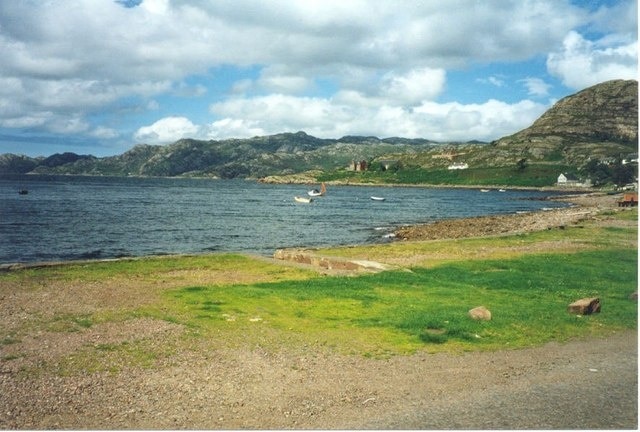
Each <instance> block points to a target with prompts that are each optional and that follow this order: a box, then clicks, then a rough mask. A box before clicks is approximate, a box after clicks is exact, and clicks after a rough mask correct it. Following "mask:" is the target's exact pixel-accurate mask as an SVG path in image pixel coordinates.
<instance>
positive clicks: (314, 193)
mask: <svg viewBox="0 0 640 432" xmlns="http://www.w3.org/2000/svg"><path fill="white" fill-rule="evenodd" d="M326 193H327V186H326V185H325V184H324V182H322V184H321V185H320V190H318V189H313V190H310V191H309V192H307V194H308V195H309V196H312V197H316V196H324V194H326Z"/></svg>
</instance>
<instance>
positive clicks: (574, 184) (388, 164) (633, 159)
mask: <svg viewBox="0 0 640 432" xmlns="http://www.w3.org/2000/svg"><path fill="white" fill-rule="evenodd" d="M615 162H616V159H615V158H608V159H604V160H602V161H600V163H603V164H613V163H615ZM379 163H380V165H381V169H382V170H383V171H387V170H389V169H391V168H393V167H396V166H397V165H398V161H397V160H381V161H379ZM622 165H635V166H636V167H637V166H638V154H637V153H634V154H631V155H628V156H627V157H626V158H624V159H622ZM468 168H469V164H468V163H466V162H453V163H451V164H450V165H449V166H448V167H447V169H448V170H466V169H468ZM347 169H348V170H350V171H356V172H361V171H367V170H368V169H369V164H368V162H367V161H366V160H360V161H356V160H353V161H351V164H350V165H349V166H348V167H347ZM556 186H558V187H563V188H590V187H592V186H593V183H592V181H591V179H590V178H580V177H578V176H577V175H575V174H573V173H566V172H563V173H560V174H559V175H558V179H557V181H556ZM616 188H617V189H619V190H623V191H630V190H633V191H637V190H638V178H637V177H636V178H635V181H634V182H632V183H628V184H625V185H617V186H616Z"/></svg>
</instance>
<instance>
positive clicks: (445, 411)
mask: <svg viewBox="0 0 640 432" xmlns="http://www.w3.org/2000/svg"><path fill="white" fill-rule="evenodd" d="M0 389H1V390H2V393H1V395H0V406H1V407H2V411H1V412H0V428H2V429H59V428H62V429H85V428H89V429H183V428H186V429H244V428H250V429H290V428H294V429H310V428H311V429H361V428H366V429H396V428H400V429H414V428H420V429H447V428H454V429H483V428H490V429H500V428H507V429H520V428H527V429H546V428H561V429H569V428H578V429H618V428H621V429H622V428H629V429H635V428H636V427H637V415H638V411H637V391H638V389H637V335H636V333H635V332H633V331H626V332H621V333H619V334H616V335H613V336H612V337H609V338H607V339H600V340H589V341H574V342H570V343H566V344H556V343H552V344H548V345H545V346H543V347H538V348H533V349H524V350H505V351H500V352H492V353H468V354H464V355H452V354H435V355H429V354H424V353H421V354H416V355H413V356H398V357H393V358H391V359H387V360H375V359H365V358H362V357H345V356H339V355H335V354H326V353H322V352H321V351H318V350H316V349H313V348H310V349H309V350H308V351H301V352H295V353H294V352H282V353H275V354H274V353H267V352H263V351H261V350H260V349H255V350H252V351H233V350H230V351H212V352H207V351H204V350H195V351H192V352H183V353H182V354H181V355H180V356H178V358H175V359H173V361H172V362H171V363H170V364H164V365H162V366H160V367H155V368H154V369H152V370H143V369H135V368H134V369H129V370H126V371H125V372H123V373H120V374H118V375H111V374H90V375H86V376H82V377H64V376H63V377H60V376H39V377H30V376H13V375H10V374H7V373H6V372H3V373H2V374H1V375H0Z"/></svg>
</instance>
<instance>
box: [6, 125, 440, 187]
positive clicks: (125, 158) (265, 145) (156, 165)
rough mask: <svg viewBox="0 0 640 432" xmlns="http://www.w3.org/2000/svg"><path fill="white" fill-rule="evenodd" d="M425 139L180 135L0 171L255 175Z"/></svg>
mask: <svg viewBox="0 0 640 432" xmlns="http://www.w3.org/2000/svg"><path fill="white" fill-rule="evenodd" d="M433 145H434V143H432V142H430V141H428V140H424V139H405V138H386V139H379V138H376V137H360V136H346V137H343V138H340V139H337V140H336V139H320V138H316V137H313V136H310V135H307V134H306V133H304V132H297V133H282V134H276V135H270V136H262V137H254V138H249V139H229V140H222V141H214V140H210V141H200V140H193V139H182V140H180V141H177V142H175V143H173V144H170V145H166V146H152V145H147V144H141V145H137V146H135V147H133V148H132V149H131V150H129V151H127V152H125V153H123V154H121V155H118V156H110V157H104V158H96V157H93V156H79V155H75V154H73V153H65V154H56V155H53V156H50V157H48V158H38V159H32V158H27V157H25V156H17V155H2V156H0V174H3V173H4V174H8V173H33V174H84V175H113V176H160V177H164V176H204V177H219V178H236V177H242V178H260V177H264V176H268V175H289V174H294V173H300V172H306V171H310V170H319V171H323V170H335V169H340V168H343V167H346V166H347V165H348V164H349V163H350V162H351V161H352V160H362V159H366V160H369V159H371V158H375V157H377V156H380V155H384V154H388V153H393V152H401V153H414V152H416V151H421V150H425V149H427V148H430V147H432V146H433Z"/></svg>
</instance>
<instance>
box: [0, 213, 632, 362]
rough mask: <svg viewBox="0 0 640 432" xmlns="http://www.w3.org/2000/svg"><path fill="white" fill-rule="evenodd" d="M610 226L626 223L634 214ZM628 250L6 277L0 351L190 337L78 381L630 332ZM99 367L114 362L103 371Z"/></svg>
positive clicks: (603, 231) (531, 243)
mask: <svg viewBox="0 0 640 432" xmlns="http://www.w3.org/2000/svg"><path fill="white" fill-rule="evenodd" d="M613 217H614V218H615V219H619V220H625V219H626V220H637V211H631V212H624V213H620V214H616V215H615V216H613ZM636 239H637V227H633V226H631V227H630V226H628V225H627V226H622V227H616V226H608V227H607V226H605V227H602V226H596V225H593V224H592V225H589V224H587V225H585V226H581V227H573V228H570V229H564V230H554V231H544V232H539V233H532V234H528V235H513V236H503V237H496V238H484V239H463V240H442V241H431V242H415V243H393V244H390V245H380V246H368V247H365V246H362V247H356V248H339V249H328V250H325V251H323V253H326V254H329V255H336V256H338V255H341V256H357V257H366V258H367V259H375V260H380V261H382V262H385V261H386V262H394V263H395V264H397V263H399V262H402V261H403V257H404V258H405V262H411V264H410V265H405V266H398V268H397V270H393V271H386V272H381V273H376V274H364V275H352V276H325V275H321V274H319V273H317V272H315V271H313V270H311V269H308V268H300V267H295V266H288V265H284V264H283V263H278V262H271V261H269V260H264V259H260V258H252V257H247V256H242V255H207V256H196V257H164V258H148V259H138V260H130V261H114V262H101V263H84V264H73V265H64V266H56V267H49V268H40V269H26V270H17V271H10V272H4V273H0V295H2V297H3V299H5V300H6V299H15V298H20V299H21V300H20V302H24V304H23V303H20V302H19V301H17V300H16V301H15V302H14V303H10V306H7V305H8V304H9V303H5V304H4V305H3V308H4V310H5V314H4V315H5V318H3V319H2V320H1V323H2V325H1V326H0V332H1V333H0V347H2V346H8V345H10V344H13V343H16V342H18V341H20V340H23V339H25V338H29V337H31V336H32V335H34V334H38V333H42V332H49V333H56V332H58V333H65V332H67V333H68V332H83V331H87V330H89V329H91V328H93V327H95V326H99V325H104V324H108V323H113V324H115V325H124V324H126V323H127V322H131V321H132V320H140V319H151V320H153V321H154V322H164V323H168V324H170V325H176V324H178V325H180V327H181V328H185V329H187V331H185V332H181V333H180V336H179V337H176V338H175V339H167V341H166V342H165V343H164V344H162V345H161V346H160V345H157V344H148V343H145V342H140V341H138V342H135V343H134V342H125V343H122V342H119V343H117V344H109V343H102V344H94V345H92V346H91V347H89V348H87V350H86V351H85V353H86V356H85V357H84V359H81V357H82V356H79V355H76V356H75V357H74V358H73V359H69V361H68V362H67V363H66V366H64V367H67V368H71V369H73V367H75V366H73V365H74V364H76V363H74V362H82V364H83V365H84V366H83V367H85V368H87V367H88V366H87V365H93V366H91V368H92V369H94V370H95V369H100V368H101V367H103V368H107V369H108V368H109V367H114V366H113V364H114V363H113V362H116V363H117V362H118V361H120V362H123V361H126V362H134V363H135V362H137V363H136V364H139V365H141V366H144V365H145V364H147V363H148V362H152V361H155V359H157V358H158V357H164V356H170V355H171V352H172V351H173V350H176V349H184V348H185V347H189V346H193V345H201V344H205V345H206V346H208V347H209V348H210V349H215V348H236V347H247V346H249V347H256V346H259V347H261V348H263V349H265V350H267V351H272V352H275V351H278V350H280V349H285V348H291V349H297V348H300V347H305V346H313V347H315V348H318V349H326V350H331V351H335V352H340V353H346V354H355V355H362V356H373V357H385V356H390V355H396V354H407V353H412V352H416V351H420V350H425V351H427V352H440V351H449V352H451V351H458V352H459V351H469V350H495V349H502V348H518V347H527V346H533V345H539V344H542V343H545V342H548V341H564V340H568V339H571V338H583V337H592V336H602V335H606V334H608V333H610V332H615V331H618V330H621V329H634V328H637V303H636V302H633V301H630V300H629V295H630V294H631V293H633V292H635V291H636V290H637V242H636ZM553 245H556V246H557V247H554V246H553ZM415 257H417V259H414V260H413V261H411V260H408V261H407V259H408V258H415ZM64 293H66V294H64ZM64 295H66V296H67V297H63V296H64ZM582 297H599V298H600V299H601V303H602V312H601V313H599V314H594V315H591V316H576V315H571V314H569V313H567V310H566V309H567V305H568V304H569V303H571V302H573V301H574V300H577V299H579V298H582ZM12 301H13V300H12ZM3 302H4V301H3ZM75 303H77V304H75ZM479 305H483V306H485V307H487V308H488V309H489V310H491V312H492V315H493V319H492V320H491V321H486V322H478V321H473V320H471V319H470V318H469V317H468V316H467V311H468V310H469V309H471V308H473V307H476V306H479ZM7 308H9V309H7ZM11 308H12V309H11ZM19 308H21V311H22V312H24V311H27V312H28V313H27V314H25V316H24V317H23V318H21V319H13V318H11V317H12V316H13V315H11V314H12V313H15V316H22V315H19V314H20V313H22V312H20V311H18V309H19ZM12 311H13V312H12ZM102 358H107V359H108V358H117V359H119V360H117V361H116V360H113V361H111V363H110V365H111V366H109V367H107V366H104V364H105V363H104V362H105V361H107V360H99V359H102ZM2 360H6V358H3V359H2ZM61 364H64V362H63V363H61ZM100 365H102V366H100ZM59 367H63V366H59ZM61 373H62V372H61Z"/></svg>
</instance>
